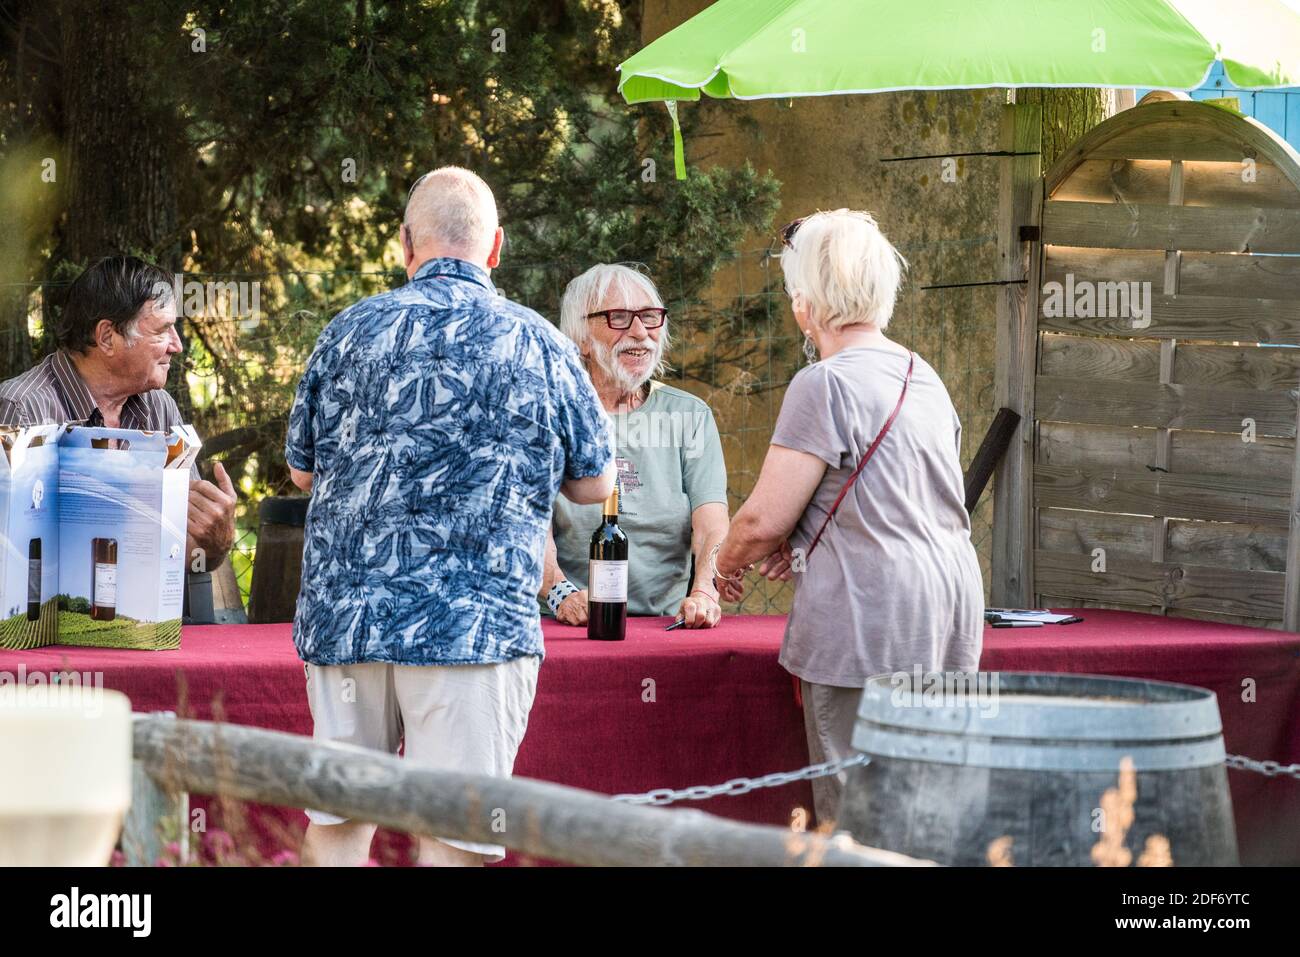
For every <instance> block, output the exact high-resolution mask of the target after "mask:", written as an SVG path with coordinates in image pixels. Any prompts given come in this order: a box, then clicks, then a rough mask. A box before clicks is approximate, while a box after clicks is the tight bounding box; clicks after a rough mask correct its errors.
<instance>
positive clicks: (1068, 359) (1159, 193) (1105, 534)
mask: <svg viewBox="0 0 1300 957" xmlns="http://www.w3.org/2000/svg"><path fill="white" fill-rule="evenodd" d="M1035 186H1036V189H1035V190H1034V192H1033V194H1032V199H1030V200H1029V201H1028V202H1026V203H1025V204H1024V205H1025V206H1027V207H1028V215H1029V229H1028V230H1022V231H1021V233H1020V238H1022V239H1025V240H1027V241H1026V242H1025V243H1024V244H1023V246H1022V250H1023V252H1024V253H1025V258H1024V271H1025V274H1026V275H1025V278H1026V280H1027V281H1026V283H1025V286H1024V287H1023V288H1025V290H1026V294H1025V295H1024V296H1023V297H1020V298H1019V302H1020V303H1023V307H1021V308H1014V309H1009V310H1004V317H1003V319H1002V320H1001V323H1002V328H1000V329H999V334H1000V336H1001V338H1002V339H1004V340H1005V341H1006V344H1007V347H1006V348H1005V349H1001V350H1000V351H999V368H998V376H999V383H998V393H999V396H1000V397H1001V398H1002V400H1003V401H1005V402H1006V403H1007V404H1008V405H1009V406H1010V407H1011V408H1013V409H1015V410H1016V411H1017V412H1019V413H1020V414H1021V416H1022V421H1021V424H1020V431H1019V433H1018V435H1017V439H1016V440H1015V441H1013V442H1012V444H1011V447H1010V449H1009V450H1008V452H1007V455H1006V457H1005V458H1004V460H1003V462H1002V465H1001V467H1000V469H999V472H998V477H997V483H998V488H997V494H996V495H995V506H994V507H995V512H994V554H993V588H992V592H993V604H994V605H1018V606H1022V607H1027V606H1042V605H1048V606H1051V605H1057V606H1062V607H1068V606H1080V605H1082V606H1093V607H1109V608H1123V609H1132V610H1144V611H1151V612H1156V613H1161V614H1171V615H1178V616H1184V617H1194V618H1209V619H1215V620H1227V621H1241V622H1247V623H1251V624H1257V625H1268V626H1270V627H1282V628H1286V629H1288V630H1300V528H1298V522H1300V488H1298V487H1297V483H1296V482H1295V481H1294V478H1295V473H1296V468H1297V446H1296V425H1297V395H1298V389H1300V349H1297V348H1294V347H1295V346H1300V156H1298V155H1297V154H1296V152H1295V151H1294V150H1293V149H1291V148H1290V147H1289V146H1288V145H1287V144H1286V143H1285V142H1284V141H1282V140H1281V139H1280V138H1278V137H1277V136H1276V135H1275V134H1273V133H1272V132H1271V131H1269V130H1268V129H1267V128H1266V127H1264V126H1262V125H1260V124H1259V123H1257V122H1255V121H1254V120H1252V119H1249V118H1245V117H1242V116H1239V115H1237V114H1235V113H1232V112H1229V111H1227V110H1224V109H1222V108H1220V107H1217V106H1211V105H1209V104H1204V103H1194V102H1178V101H1175V102H1163V103H1153V104H1150V105H1144V106H1138V107H1135V108H1133V109H1130V110H1126V111H1124V112H1122V113H1120V114H1117V115H1116V116H1114V117H1112V118H1111V119H1109V120H1107V121H1106V122H1105V123H1103V124H1101V125H1100V126H1098V127H1096V128H1095V129H1093V130H1092V131H1091V132H1089V133H1088V134H1087V135H1085V136H1084V137H1083V138H1082V139H1080V140H1079V142H1078V143H1076V144H1075V145H1074V146H1073V147H1072V148H1071V149H1070V150H1069V151H1068V152H1067V153H1066V154H1065V155H1064V156H1062V157H1061V159H1060V160H1059V161H1058V162H1057V163H1056V165H1055V166H1054V167H1053V169H1052V170H1051V171H1050V172H1048V173H1047V175H1046V176H1045V177H1043V178H1042V179H1041V180H1039V181H1037V183H1036V184H1035ZM1007 225H1008V226H1010V225H1013V224H1011V223H1008V224H1007ZM1035 226H1037V227H1038V229H1037V230H1035V228H1034V227H1035ZM1004 228H1006V227H1004ZM1012 299H1013V297H1010V296H1009V297H1008V300H1009V301H1011V300H1012Z"/></svg>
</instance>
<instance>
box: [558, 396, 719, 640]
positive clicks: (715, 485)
mask: <svg viewBox="0 0 1300 957" xmlns="http://www.w3.org/2000/svg"><path fill="white" fill-rule="evenodd" d="M650 385H651V387H650V395H649V396H648V397H647V398H646V400H645V402H643V403H641V405H640V406H639V407H637V408H636V409H634V410H632V411H631V412H627V413H623V414H620V415H617V416H613V417H612V418H613V422H614V442H615V452H614V455H615V459H616V461H617V463H618V482H619V490H620V494H619V516H618V524H619V527H620V528H622V529H623V532H624V533H625V534H626V535H627V539H628V583H627V611H628V614H629V615H674V614H676V613H677V609H678V607H679V606H680V605H681V603H682V599H683V598H685V597H686V588H687V584H688V583H689V581H690V575H691V513H692V512H694V511H695V509H696V508H698V507H699V506H701V505H704V504H705V503H707V502H722V503H723V504H724V505H725V504H726V502H727V469H726V466H725V465H724V463H723V460H722V442H721V440H720V439H719V438H718V426H717V423H715V422H714V421H713V412H712V411H711V410H710V409H709V407H708V406H707V405H706V404H705V403H704V402H702V401H701V400H699V399H697V398H696V397H695V396H693V395H691V394H690V393H689V392H683V391H682V390H681V389H674V388H673V387H672V386H667V385H664V384H663V383H661V382H652V383H651V384H650ZM600 513H601V506H599V505H574V504H573V503H572V502H570V501H569V500H568V499H566V498H564V497H563V496H561V497H559V498H557V499H556V500H555V512H554V516H553V517H552V520H551V530H552V532H553V533H554V535H555V552H556V559H557V560H558V561H559V564H560V570H561V571H563V572H564V576H565V577H566V578H567V579H568V580H569V581H570V582H572V583H573V584H574V585H576V586H577V587H578V588H586V587H587V560H588V557H589V556H590V550H591V535H592V533H593V532H594V531H595V530H596V529H597V527H598V526H599V525H600V522H601V514H600ZM547 613H549V610H548V611H547Z"/></svg>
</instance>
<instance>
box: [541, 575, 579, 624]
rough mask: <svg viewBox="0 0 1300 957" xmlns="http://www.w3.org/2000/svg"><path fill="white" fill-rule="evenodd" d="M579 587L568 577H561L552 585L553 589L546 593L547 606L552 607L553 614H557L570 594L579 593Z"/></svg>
mask: <svg viewBox="0 0 1300 957" xmlns="http://www.w3.org/2000/svg"><path fill="white" fill-rule="evenodd" d="M577 592H578V589H577V588H575V587H574V585H573V583H572V582H570V581H569V580H568V579H565V578H561V579H560V580H559V581H558V582H556V583H555V584H554V585H552V586H551V590H550V591H549V592H547V593H546V606H547V607H548V608H550V609H551V614H552V615H554V614H557V613H558V612H559V610H560V604H561V603H562V602H563V601H564V599H566V598H568V597H569V596H570V595H574V594H577Z"/></svg>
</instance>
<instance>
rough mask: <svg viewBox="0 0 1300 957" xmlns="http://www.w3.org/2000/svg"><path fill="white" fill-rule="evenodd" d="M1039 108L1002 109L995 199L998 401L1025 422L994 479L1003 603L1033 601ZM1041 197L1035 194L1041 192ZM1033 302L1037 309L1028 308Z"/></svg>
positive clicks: (996, 576) (998, 589) (997, 589)
mask: <svg viewBox="0 0 1300 957" xmlns="http://www.w3.org/2000/svg"><path fill="white" fill-rule="evenodd" d="M1041 142H1042V112H1041V108H1040V107H1038V106H1027V105H1023V104H1012V105H1008V106H1006V107H1004V108H1003V113H1002V131H1001V136H1000V138H999V145H998V148H999V149H1001V150H1006V151H1008V152H1011V153H1015V154H1021V155H1013V156H1004V157H1003V158H1002V161H1001V162H1002V173H1001V178H1000V181H999V184H1000V185H999V200H998V259H999V276H998V278H999V279H1001V280H1002V281H1004V282H1006V283H1007V285H1004V286H1002V287H1001V289H1002V292H1001V294H1000V295H999V297H998V312H997V372H996V382H995V399H994V404H995V405H996V406H997V407H998V408H1008V409H1011V410H1012V411H1013V412H1015V413H1017V414H1018V415H1019V416H1020V427H1019V429H1018V430H1017V434H1016V436H1015V437H1014V438H1013V439H1012V442H1011V445H1010V446H1009V447H1008V448H1007V452H1006V454H1005V455H1004V456H1003V457H1002V459H1001V461H1000V462H999V463H998V468H997V471H996V472H995V473H994V475H995V477H994V480H993V556H992V563H993V571H992V576H993V580H992V582H991V587H990V594H991V596H992V600H993V604H994V605H996V606H1000V607H1007V606H1010V607H1021V608H1024V607H1028V606H1030V605H1032V604H1033V574H1034V571H1033V554H1034V545H1035V541H1034V527H1033V525H1034V523H1033V492H1034V485H1033V482H1034V476H1033V467H1034V374H1035V371H1036V369H1037V365H1038V362H1037V342H1038V331H1037V327H1038V316H1037V313H1038V308H1037V304H1038V290H1037V289H1036V288H1035V289H1031V288H1029V284H1030V283H1036V282H1037V281H1038V280H1037V276H1038V269H1037V268H1036V266H1037V263H1036V262H1034V261H1033V260H1036V259H1039V258H1041V245H1040V244H1039V243H1038V242H1036V241H1033V240H1034V237H1033V236H1032V234H1031V235H1022V233H1021V227H1022V226H1026V227H1031V228H1033V227H1037V226H1038V224H1039V217H1040V211H1041V209H1042V200H1041V192H1039V193H1037V194H1036V190H1039V191H1041V188H1042V157H1041V156H1040V155H1038V154H1039V149H1040V144H1041ZM1036 196H1037V198H1036ZM1030 304H1032V306H1033V308H1032V309H1031V308H1030Z"/></svg>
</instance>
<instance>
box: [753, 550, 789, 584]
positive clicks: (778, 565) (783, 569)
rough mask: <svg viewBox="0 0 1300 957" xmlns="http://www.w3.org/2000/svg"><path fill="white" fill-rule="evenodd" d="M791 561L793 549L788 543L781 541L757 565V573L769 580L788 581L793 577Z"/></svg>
mask: <svg viewBox="0 0 1300 957" xmlns="http://www.w3.org/2000/svg"><path fill="white" fill-rule="evenodd" d="M793 561H794V550H793V549H792V548H791V547H790V543H789V542H788V541H785V542H782V543H781V547H780V548H778V549H777V550H776V551H774V552H773V553H772V554H771V555H768V556H767V558H765V559H763V561H762V563H761V564H760V565H759V566H758V573H759V574H760V575H762V576H763V577H764V578H766V579H767V580H768V581H770V582H775V581H782V582H788V581H789V580H790V579H791V578H793V577H794V573H793V568H792V565H791V563H792V562H793Z"/></svg>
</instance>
